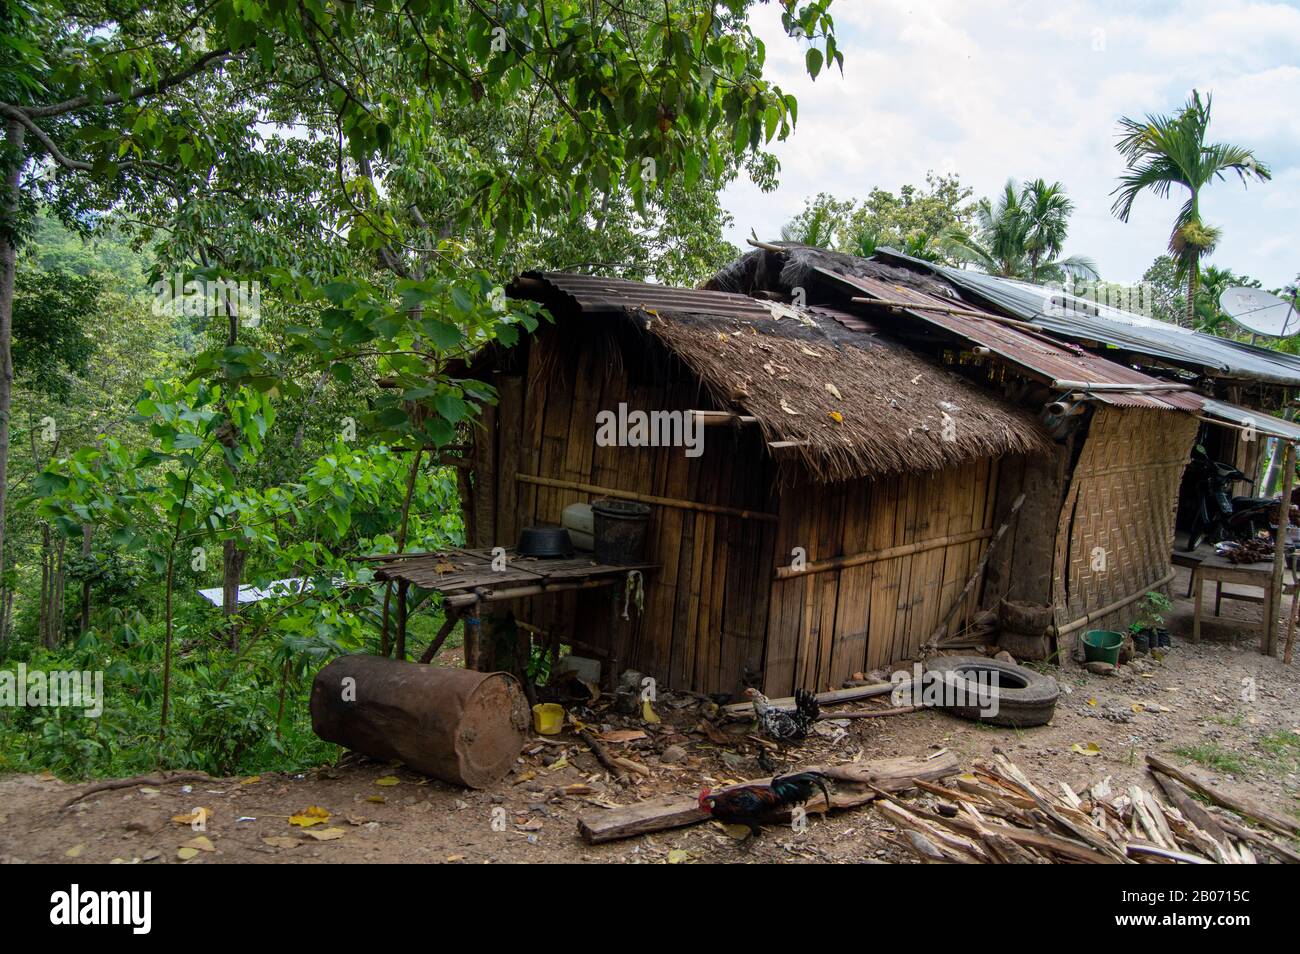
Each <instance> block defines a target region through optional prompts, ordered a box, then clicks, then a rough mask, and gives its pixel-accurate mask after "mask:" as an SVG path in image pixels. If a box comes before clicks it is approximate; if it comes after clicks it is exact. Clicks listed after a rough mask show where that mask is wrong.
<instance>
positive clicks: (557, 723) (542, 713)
mask: <svg viewBox="0 0 1300 954" xmlns="http://www.w3.org/2000/svg"><path fill="white" fill-rule="evenodd" d="M533 728H534V729H535V730H537V734H538V735H559V734H560V729H562V728H564V706H560V705H556V704H555V703H554V702H540V703H538V704H537V705H535V706H533Z"/></svg>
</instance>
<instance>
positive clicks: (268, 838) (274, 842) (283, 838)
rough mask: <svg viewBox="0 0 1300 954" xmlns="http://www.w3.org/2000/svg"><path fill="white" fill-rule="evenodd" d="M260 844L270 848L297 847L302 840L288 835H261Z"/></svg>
mask: <svg viewBox="0 0 1300 954" xmlns="http://www.w3.org/2000/svg"><path fill="white" fill-rule="evenodd" d="M262 844H264V845H270V846H271V847H272V848H297V847H298V846H299V845H301V844H302V842H301V841H299V840H298V839H297V838H293V837H290V836H289V835H263V836H262Z"/></svg>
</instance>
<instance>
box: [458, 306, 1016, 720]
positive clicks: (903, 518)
mask: <svg viewBox="0 0 1300 954" xmlns="http://www.w3.org/2000/svg"><path fill="white" fill-rule="evenodd" d="M577 342H581V344H578V343H577ZM606 344H607V345H608V342H607V343H606ZM522 354H523V352H522V351H519V350H517V351H516V355H515V360H516V365H517V366H516V368H515V372H516V373H513V374H510V373H504V372H497V373H495V374H494V375H493V376H491V380H492V382H493V383H494V385H495V386H496V387H497V388H498V391H499V393H500V402H499V404H498V406H497V407H496V408H495V409H494V410H493V411H492V412H491V413H490V414H489V415H487V416H486V417H485V419H484V421H483V423H484V427H483V428H482V429H480V430H478V431H477V433H476V435H475V446H474V450H473V454H472V456H473V460H474V475H475V479H474V490H473V494H472V498H473V499H472V500H470V501H469V502H468V504H467V507H466V509H467V514H469V513H472V514H473V522H474V533H473V535H472V536H471V539H472V540H473V542H474V544H475V545H476V546H493V545H497V544H502V545H507V546H510V545H513V544H514V542H515V540H516V539H517V537H518V533H519V530H520V528H521V527H523V526H530V525H537V524H543V523H551V524H555V523H558V522H559V521H560V519H561V515H562V513H563V510H564V508H565V507H566V506H568V505H569V504H572V503H577V502H590V500H592V499H593V498H594V497H596V496H599V494H596V493H590V492H584V491H580V490H568V489H560V488H554V487H545V486H537V485H535V484H532V483H529V482H527V481H526V480H520V479H518V478H519V475H524V476H539V477H545V478H551V479H555V480H563V481H567V482H572V483H585V484H593V485H597V486H601V487H608V488H614V489H617V490H622V491H630V492H633V493H638V494H650V495H654V496H657V497H666V498H675V499H680V500H688V501H697V502H701V503H706V504H713V505H717V506H722V507H727V508H731V509H738V510H740V509H743V510H748V511H755V512H757V513H758V514H759V515H760V517H750V518H742V517H737V516H731V515H723V514H712V513H700V512H695V511H692V510H689V509H681V508H676V507H669V506H652V508H651V509H652V516H651V522H650V527H649V542H648V547H647V553H646V559H647V561H648V562H652V563H656V564H659V565H660V567H661V569H660V570H659V571H657V572H654V573H651V574H649V575H648V576H647V578H646V591H645V611H644V614H643V615H642V616H641V617H640V618H639V619H638V618H636V616H635V613H633V614H632V616H633V619H632V620H630V621H628V622H620V625H621V626H624V627H628V635H629V636H630V647H631V652H630V654H629V656H628V658H627V659H626V660H625V664H626V665H628V666H630V667H632V668H635V669H637V670H639V671H641V672H644V673H647V674H650V675H653V676H655V677H657V678H658V679H660V680H661V681H664V682H665V683H666V684H667V685H670V686H673V687H677V688H687V689H693V690H695V691H697V692H710V693H712V692H722V693H729V694H736V693H738V692H739V691H740V690H741V689H742V688H743V686H745V685H761V686H762V687H763V689H764V691H765V692H767V693H768V694H769V695H787V694H789V693H790V692H792V691H793V689H794V688H795V687H796V686H799V687H804V688H808V689H814V690H823V689H828V688H834V687H838V686H839V685H840V684H841V683H842V682H843V680H844V679H846V678H848V677H849V676H851V675H852V674H853V673H854V672H858V671H863V670H868V669H871V668H875V667H878V666H883V665H886V664H888V663H890V662H894V661H896V660H899V659H904V658H908V657H910V656H913V655H915V654H916V652H917V650H918V649H919V648H920V646H921V645H922V643H924V642H925V641H926V640H927V639H929V637H930V635H931V634H932V632H933V631H934V629H935V627H936V626H937V625H938V623H939V622H940V620H941V619H942V618H943V616H944V614H946V613H947V611H948V609H949V608H950V607H951V606H952V605H953V603H954V601H955V600H956V599H957V597H958V595H959V594H960V592H961V591H962V588H963V587H964V586H965V584H966V582H967V580H968V578H969V577H970V575H971V573H972V572H973V571H974V569H975V567H976V564H977V563H978V561H979V558H980V556H981V555H982V552H983V548H984V547H985V546H986V545H987V540H988V537H989V536H991V533H992V526H991V524H992V520H993V506H994V500H995V497H996V474H997V466H996V463H995V462H993V461H990V460H981V461H976V462H973V463H971V464H968V465H965V466H962V467H958V468H952V469H949V470H944V471H937V472H931V473H927V474H919V475H898V476H895V477H891V478H885V479H880V480H876V481H868V480H858V481H851V482H846V483H840V484H832V485H824V484H813V483H810V482H808V481H806V480H796V481H795V482H794V483H789V482H787V483H785V484H784V485H782V484H780V483H779V482H778V480H777V472H776V467H775V465H774V464H773V462H772V459H771V456H770V455H769V454H768V453H767V450H766V448H765V446H764V444H763V439H762V437H761V435H760V434H759V432H758V430H757V428H753V427H740V428H733V427H710V428H706V429H705V435H706V436H705V444H704V448H705V449H704V454H703V455H702V456H701V457H698V458H694V459H692V458H688V457H686V456H685V455H684V453H683V450H682V448H677V447H674V448H619V447H598V446H596V441H595V436H596V413H597V412H598V411H600V410H614V409H616V408H617V407H618V404H619V403H620V402H626V403H627V404H628V406H629V408H640V409H642V410H647V411H648V410H673V409H677V410H689V409H693V408H701V409H705V408H709V407H711V406H712V404H711V402H710V400H709V397H708V395H707V394H704V393H702V392H701V389H700V385H699V384H698V382H697V381H696V380H695V379H694V378H692V377H691V376H689V375H688V374H687V373H686V372H685V371H684V369H682V368H681V366H680V365H678V364H677V363H676V362H675V361H672V360H669V359H668V358H667V356H666V354H664V353H663V352H662V351H661V350H658V348H657V346H655V345H651V344H650V343H648V342H646V343H645V345H644V347H642V348H640V349H638V348H636V347H628V346H627V342H623V344H622V345H621V346H619V347H617V348H613V349H611V347H593V346H592V343H591V338H590V337H584V336H576V337H574V336H569V337H565V336H563V335H561V334H560V332H559V331H558V330H556V329H548V330H547V331H544V332H543V333H541V334H539V335H538V336H537V337H535V338H533V339H532V340H531V343H530V344H529V345H528V347H527V354H526V360H522V361H521V360H518V359H519V357H520V356H521V355H522ZM764 514H766V515H771V516H772V519H771V520H765V519H761V515H764ZM953 537H957V538H960V542H950V538H953ZM795 546H801V547H803V548H804V549H805V551H806V553H807V559H808V561H809V562H810V563H813V564H815V563H817V562H818V561H822V560H828V559H835V558H839V557H854V556H857V555H860V554H863V553H868V552H870V553H877V552H879V551H882V550H890V549H893V548H899V547H901V548H904V549H906V550H907V551H908V552H906V553H904V554H899V555H896V556H887V558H885V559H881V560H878V561H876V562H872V563H867V564H863V565H858V566H852V567H847V568H843V569H834V570H827V571H824V572H808V573H806V574H803V575H801V576H799V577H797V578H793V579H784V580H779V579H776V577H777V571H778V568H779V567H781V566H787V565H788V564H789V562H790V552H791V550H792V548H794V547H795ZM978 597H979V587H978V586H977V587H975V588H974V590H973V591H972V593H971V595H970V597H969V598H968V600H967V603H968V605H967V607H965V609H966V611H967V612H969V611H970V610H972V609H973V608H974V607H975V603H976V600H977V599H978ZM512 609H513V610H514V612H515V613H516V616H517V617H518V618H519V619H521V620H524V621H526V622H528V623H531V624H532V625H534V626H537V627H540V628H541V629H543V630H546V631H548V632H551V633H554V634H556V635H557V636H558V637H559V638H560V639H561V641H564V640H566V639H568V638H573V639H576V640H578V641H580V642H582V643H588V644H594V645H595V646H597V647H601V648H606V649H607V648H608V645H609V638H608V637H609V632H610V611H609V595H608V594H607V593H606V591H603V590H595V591H584V592H578V593H564V594H556V595H554V596H546V597H541V598H534V599H531V600H525V601H519V602H518V603H516V604H514V605H513V606H512Z"/></svg>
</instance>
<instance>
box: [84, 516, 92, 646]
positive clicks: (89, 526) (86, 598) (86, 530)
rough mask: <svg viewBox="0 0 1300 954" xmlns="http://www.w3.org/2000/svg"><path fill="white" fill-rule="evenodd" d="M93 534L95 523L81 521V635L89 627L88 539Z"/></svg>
mask: <svg viewBox="0 0 1300 954" xmlns="http://www.w3.org/2000/svg"><path fill="white" fill-rule="evenodd" d="M94 535H95V525H94V524H92V523H83V524H82V525H81V572H82V573H83V574H85V575H84V576H83V577H82V578H81V635H83V636H84V635H85V634H86V630H88V629H90V573H89V572H88V568H89V566H90V540H91V538H92V537H93V536H94Z"/></svg>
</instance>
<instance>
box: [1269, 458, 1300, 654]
mask: <svg viewBox="0 0 1300 954" xmlns="http://www.w3.org/2000/svg"><path fill="white" fill-rule="evenodd" d="M1294 483H1295V445H1294V444H1292V443H1291V442H1290V441H1287V442H1286V450H1285V454H1284V456H1283V458H1282V496H1281V498H1280V499H1279V500H1278V503H1277V539H1276V540H1275V541H1274V547H1273V585H1272V586H1270V587H1269V591H1268V606H1267V607H1266V611H1267V613H1268V619H1267V623H1266V625H1265V627H1264V638H1263V642H1262V644H1261V645H1260V647H1259V651H1260V652H1261V653H1263V654H1264V655H1266V656H1272V655H1273V654H1274V653H1276V652H1277V643H1278V628H1279V626H1278V615H1279V613H1280V612H1281V610H1282V589H1283V586H1284V585H1285V582H1286V577H1285V572H1286V538H1287V536H1288V531H1289V530H1290V529H1291V485H1292V484H1294ZM1292 599H1300V593H1297V594H1295V596H1293V597H1292Z"/></svg>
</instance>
